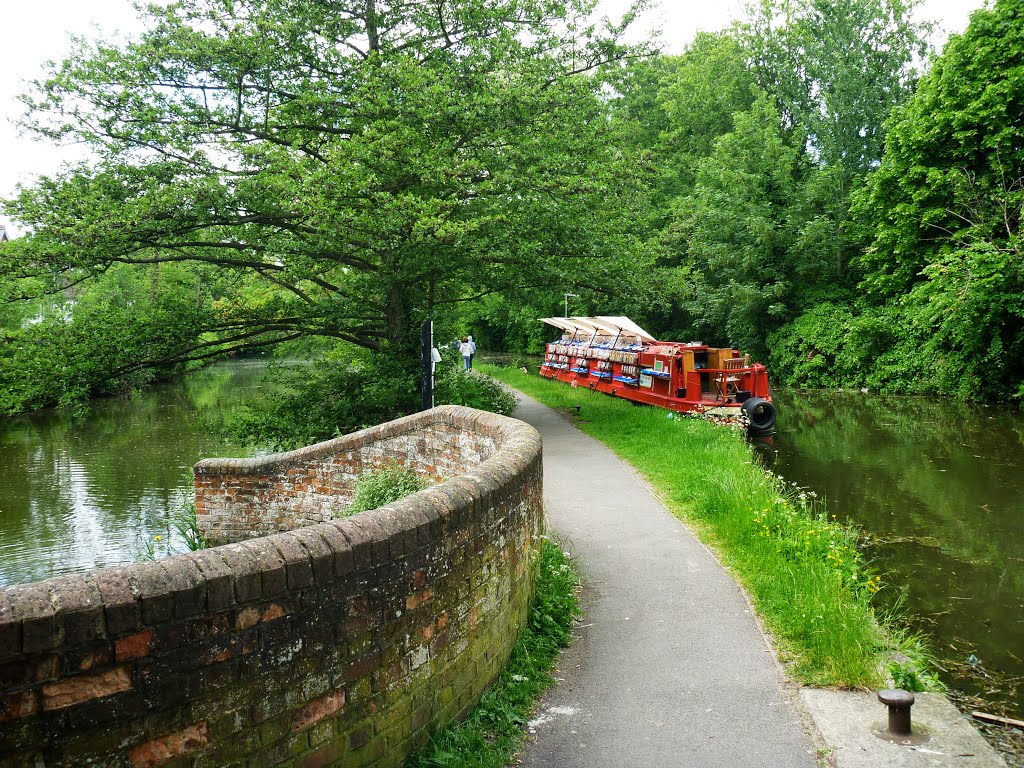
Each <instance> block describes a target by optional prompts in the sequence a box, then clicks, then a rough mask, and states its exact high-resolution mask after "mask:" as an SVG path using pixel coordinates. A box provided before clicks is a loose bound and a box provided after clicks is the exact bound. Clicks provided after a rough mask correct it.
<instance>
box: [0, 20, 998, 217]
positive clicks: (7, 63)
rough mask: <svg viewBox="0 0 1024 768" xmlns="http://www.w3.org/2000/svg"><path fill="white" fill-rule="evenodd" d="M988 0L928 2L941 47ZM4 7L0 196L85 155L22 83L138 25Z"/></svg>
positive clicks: (689, 32) (681, 28)
mask: <svg viewBox="0 0 1024 768" xmlns="http://www.w3.org/2000/svg"><path fill="white" fill-rule="evenodd" d="M983 2H984V0H923V2H922V4H921V8H920V11H919V14H920V17H921V18H923V19H931V20H933V21H936V22H938V23H939V24H940V26H941V28H942V33H941V37H939V38H937V40H936V43H937V44H938V43H939V42H941V40H943V39H945V35H946V34H949V33H951V32H960V31H963V29H964V28H965V27H966V26H967V19H968V16H969V15H970V13H971V11H973V10H975V9H976V8H980V7H981V6H982V5H983ZM4 5H5V8H4V13H3V16H2V19H0V36H2V37H0V197H4V196H9V195H11V194H13V192H14V187H15V184H16V183H17V182H19V181H20V182H27V181H30V180H31V179H32V177H33V176H34V175H35V174H39V173H52V172H53V171H54V170H56V168H57V167H58V165H59V163H60V162H61V161H62V160H66V159H74V158H76V157H77V156H80V154H77V153H76V152H75V150H74V148H63V149H56V148H54V147H53V146H51V145H47V144H41V143H39V142H37V141H34V140H32V139H30V138H28V137H27V136H19V135H18V129H17V128H16V127H15V126H14V125H13V121H15V120H17V119H18V117H19V116H20V115H21V113H22V106H21V103H20V102H19V101H17V95H18V94H19V93H22V92H23V91H25V90H26V88H25V83H26V82H27V81H30V80H32V79H34V78H37V77H40V76H41V74H42V72H43V63H44V62H46V61H47V60H49V59H55V60H56V59H60V58H61V57H62V56H63V55H64V54H65V53H67V51H68V50H69V45H68V35H69V34H75V35H82V36H86V37H95V36H96V29H97V28H99V29H100V30H102V32H103V36H105V37H111V36H113V35H114V34H115V33H132V32H135V31H137V30H138V29H139V28H140V24H139V22H138V18H137V14H136V12H135V10H134V9H133V8H132V5H131V2H130V0H22V2H14V0H12V1H11V2H5V3H4ZM627 5H628V0H603V2H602V8H601V9H602V10H603V11H604V12H606V13H609V14H616V13H621V10H622V9H623V8H625V7H626V6H627ZM742 6H743V2H742V0H662V6H661V8H660V9H659V10H658V11H656V12H653V13H651V14H649V15H648V17H646V18H644V19H642V20H641V29H643V30H648V29H651V28H653V27H659V26H660V27H661V28H662V29H663V32H662V42H663V44H664V46H665V47H666V49H668V50H669V51H673V52H678V51H680V50H681V49H682V48H683V46H685V45H686V43H688V42H689V41H690V40H692V39H693V36H694V35H695V34H696V32H697V31H698V30H709V31H710V30H717V29H722V28H723V27H725V26H727V25H728V24H729V23H730V22H731V21H732V20H733V19H734V18H736V17H737V16H738V15H739V13H740V9H741V8H742ZM0 223H3V221H2V220H0ZM9 231H10V227H9Z"/></svg>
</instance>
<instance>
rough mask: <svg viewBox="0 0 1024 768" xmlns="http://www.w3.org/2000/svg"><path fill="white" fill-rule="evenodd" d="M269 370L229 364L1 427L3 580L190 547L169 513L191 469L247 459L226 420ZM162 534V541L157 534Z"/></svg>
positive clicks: (187, 497) (185, 489) (183, 498)
mask: <svg viewBox="0 0 1024 768" xmlns="http://www.w3.org/2000/svg"><path fill="white" fill-rule="evenodd" d="M265 370H266V363H265V362H264V361H263V360H261V359H251V360H230V361H226V362H222V363H217V364H215V365H211V366H209V367H207V368H204V369H202V370H199V371H196V372H195V373H192V374H189V375H188V376H185V377H183V378H181V379H179V380H177V381H174V382H171V383H167V384H161V385H158V386H156V387H154V388H153V389H151V390H148V391H146V392H144V393H142V394H139V395H136V396H134V397H131V398H109V399H104V400H97V401H95V402H94V403H93V405H92V407H91V409H90V411H89V413H88V415H87V416H85V417H82V418H76V417H74V416H73V415H72V414H69V413H66V412H59V411H44V412H40V413H36V414H31V415H28V416H19V417H16V418H13V419H4V420H0V585H7V584H16V583H21V582H28V581H35V580H39V579H45V578H49V577H50V576H57V575H60V574H65V573H72V572H81V571H87V570H90V569H92V568H100V567H104V566H112V565H120V564H123V563H129V562H134V561H136V560H138V559H141V558H144V557H147V555H148V554H149V553H152V554H153V555H155V556H158V557H162V556H164V555H166V554H168V553H169V552H176V551H184V550H185V549H186V547H185V545H184V541H183V540H182V537H181V535H180V534H179V533H178V531H177V530H175V526H174V522H175V518H176V516H178V515H180V514H181V512H182V510H183V509H184V508H185V506H186V505H188V504H189V503H190V502H191V498H192V494H191V489H192V474H191V467H192V465H193V464H194V463H195V462H196V461H198V460H199V459H201V458H203V457H209V456H247V455H252V452H251V451H250V452H246V451H245V450H244V449H242V448H241V447H239V446H237V445H232V444H231V443H230V442H228V441H226V440H225V439H224V438H223V437H222V434H223V431H222V427H223V425H224V422H225V420H226V419H228V418H229V417H230V416H231V415H232V414H233V413H235V412H237V411H238V409H239V408H240V407H241V406H242V405H243V404H244V403H245V402H246V401H247V400H250V399H252V398H253V397H254V396H256V395H257V394H258V393H259V392H260V390H261V387H262V384H261V379H262V377H263V374H264V372H265ZM158 537H159V538H158Z"/></svg>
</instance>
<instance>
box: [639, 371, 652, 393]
mask: <svg viewBox="0 0 1024 768" xmlns="http://www.w3.org/2000/svg"><path fill="white" fill-rule="evenodd" d="M652 381H654V379H652V378H651V377H650V376H648V375H646V374H643V373H641V374H640V386H641V387H647V388H648V389H650V388H651V382H652Z"/></svg>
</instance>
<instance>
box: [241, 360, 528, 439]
mask: <svg viewBox="0 0 1024 768" xmlns="http://www.w3.org/2000/svg"><path fill="white" fill-rule="evenodd" d="M269 376H270V383H271V385H272V391H273V394H272V395H270V396H266V397H264V398H263V399H262V400H260V401H258V402H256V403H255V404H253V405H252V406H251V407H249V408H247V409H246V411H245V412H244V413H243V414H242V415H241V416H237V417H235V419H234V420H233V421H232V422H231V424H230V425H229V430H230V432H231V436H232V437H233V438H234V439H235V440H237V441H238V442H241V443H245V444H250V445H260V446H266V447H269V448H271V449H273V450H289V449H291V448H297V447H299V446H302V445H310V444H312V443H317V442H320V441H323V440H329V439H331V438H332V437H338V436H339V435H346V434H348V433H350V432H355V431H356V430H359V429H364V428H366V427H371V426H374V425H377V424H383V423H384V422H386V421H391V420H392V419H397V418H399V417H400V416H406V415H408V414H409V413H410V412H411V411H409V410H406V409H403V408H402V407H401V406H400V404H401V403H407V402H409V401H410V398H409V397H408V393H410V392H415V393H419V390H420V381H419V378H418V376H416V375H403V374H402V372H401V371H399V370H397V369H395V368H392V367H389V366H388V365H387V364H386V361H382V359H381V358H380V357H379V356H373V355H369V354H367V353H365V352H364V351H362V350H357V349H354V348H352V347H339V348H338V349H336V350H334V351H333V352H332V353H331V354H329V355H327V356H325V357H322V358H321V359H319V360H316V361H315V362H313V363H301V364H290V365H287V364H283V365H278V366H275V367H274V368H273V369H272V370H271V373H270V374H269ZM413 400H414V402H419V398H418V397H416V398H413ZM434 403H435V404H436V405H466V406H469V407H471V408H479V409H480V410H484V411H492V412H494V413H500V414H509V413H511V412H512V410H513V408H515V398H514V397H513V396H512V394H511V393H510V392H509V391H508V389H506V388H505V387H503V386H502V385H501V384H498V383H497V382H495V381H493V380H492V379H489V378H487V377H485V376H478V375H474V374H467V373H466V372H465V371H463V370H462V369H461V368H457V367H455V366H451V365H442V366H438V368H437V371H436V373H435V376H434Z"/></svg>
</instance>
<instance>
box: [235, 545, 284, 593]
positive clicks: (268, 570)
mask: <svg viewBox="0 0 1024 768" xmlns="http://www.w3.org/2000/svg"><path fill="white" fill-rule="evenodd" d="M239 546H241V547H242V548H243V549H245V550H248V552H249V553H250V554H251V555H252V556H253V558H254V559H255V560H256V563H257V565H258V566H259V570H260V584H261V588H262V591H263V597H277V596H278V595H283V594H284V593H285V592H286V591H288V577H287V574H286V572H285V566H284V560H283V559H282V558H281V555H280V553H279V552H278V551H277V548H276V547H275V546H274V545H273V544H271V543H270V542H269V541H268V540H267V539H250V540H249V541H244V542H242V543H241V544H240V545H239Z"/></svg>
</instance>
